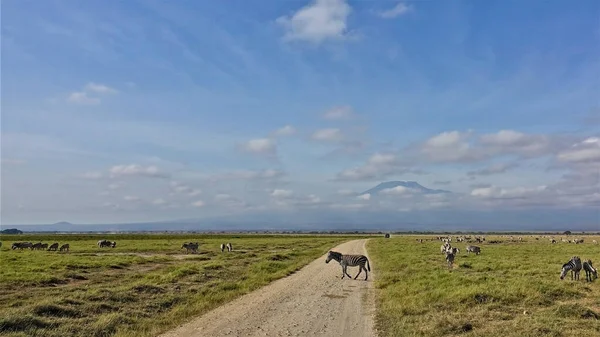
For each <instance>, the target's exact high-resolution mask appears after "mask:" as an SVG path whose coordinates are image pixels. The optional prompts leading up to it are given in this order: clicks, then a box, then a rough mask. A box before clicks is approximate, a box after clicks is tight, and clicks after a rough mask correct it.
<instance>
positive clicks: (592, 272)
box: [582, 259, 598, 282]
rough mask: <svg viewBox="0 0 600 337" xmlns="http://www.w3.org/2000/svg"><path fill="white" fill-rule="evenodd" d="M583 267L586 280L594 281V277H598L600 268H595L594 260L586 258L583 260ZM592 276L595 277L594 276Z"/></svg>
mask: <svg viewBox="0 0 600 337" xmlns="http://www.w3.org/2000/svg"><path fill="white" fill-rule="evenodd" d="M582 268H583V271H585V280H586V281H589V282H592V281H593V280H594V279H597V278H598V270H596V268H594V266H593V265H592V260H589V259H588V260H586V261H583V264H582ZM592 276H593V277H594V278H592Z"/></svg>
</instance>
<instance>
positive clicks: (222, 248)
mask: <svg viewBox="0 0 600 337" xmlns="http://www.w3.org/2000/svg"><path fill="white" fill-rule="evenodd" d="M223 251H225V244H224V243H222V244H221V253H222V252H223Z"/></svg>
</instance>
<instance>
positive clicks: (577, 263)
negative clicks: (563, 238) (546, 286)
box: [560, 256, 582, 280]
mask: <svg viewBox="0 0 600 337" xmlns="http://www.w3.org/2000/svg"><path fill="white" fill-rule="evenodd" d="M581 268H582V266H581V259H580V258H579V256H573V257H572V258H571V260H569V262H567V263H565V264H563V266H562V270H561V272H560V279H561V280H562V279H564V278H565V276H566V275H567V273H568V272H569V270H570V271H571V280H579V272H581Z"/></svg>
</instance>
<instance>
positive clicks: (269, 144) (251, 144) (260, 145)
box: [239, 138, 277, 156]
mask: <svg viewBox="0 0 600 337" xmlns="http://www.w3.org/2000/svg"><path fill="white" fill-rule="evenodd" d="M239 148H240V149H241V150H242V151H244V152H247V153H251V154H257V155H268V156H274V155H276V153H277V144H276V143H275V141H274V140H273V139H269V138H259V139H251V140H249V141H247V142H244V143H242V144H240V146H239Z"/></svg>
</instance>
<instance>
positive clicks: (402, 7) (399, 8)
mask: <svg viewBox="0 0 600 337" xmlns="http://www.w3.org/2000/svg"><path fill="white" fill-rule="evenodd" d="M411 9H412V8H411V7H410V6H409V5H407V4H405V3H403V2H400V3H398V4H397V5H396V6H394V7H393V8H391V9H388V10H386V11H383V12H380V13H379V16H381V17H382V18H384V19H393V18H396V17H398V16H400V15H403V14H406V13H408V12H409V11H410V10H411Z"/></svg>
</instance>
